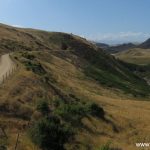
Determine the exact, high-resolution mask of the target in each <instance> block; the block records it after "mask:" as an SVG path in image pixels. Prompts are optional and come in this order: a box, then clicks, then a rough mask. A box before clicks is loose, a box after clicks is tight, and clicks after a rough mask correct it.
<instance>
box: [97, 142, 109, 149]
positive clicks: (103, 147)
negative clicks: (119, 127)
mask: <svg viewBox="0 0 150 150" xmlns="http://www.w3.org/2000/svg"><path fill="white" fill-rule="evenodd" d="M110 144H111V143H110V142H108V143H106V144H105V145H102V146H101V147H100V148H98V149H97V150H111V148H110Z"/></svg>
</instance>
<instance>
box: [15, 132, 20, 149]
mask: <svg viewBox="0 0 150 150" xmlns="http://www.w3.org/2000/svg"><path fill="white" fill-rule="evenodd" d="M18 141H19V133H18V135H17V140H16V144H15V150H17V146H18Z"/></svg>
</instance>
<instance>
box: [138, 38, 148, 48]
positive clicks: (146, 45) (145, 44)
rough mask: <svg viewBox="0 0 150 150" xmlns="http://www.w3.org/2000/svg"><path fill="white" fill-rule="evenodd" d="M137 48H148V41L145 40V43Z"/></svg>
mask: <svg viewBox="0 0 150 150" xmlns="http://www.w3.org/2000/svg"><path fill="white" fill-rule="evenodd" d="M138 47H139V48H144V49H148V48H150V39H147V40H146V41H145V42H143V43H142V44H140V45H139V46H138Z"/></svg>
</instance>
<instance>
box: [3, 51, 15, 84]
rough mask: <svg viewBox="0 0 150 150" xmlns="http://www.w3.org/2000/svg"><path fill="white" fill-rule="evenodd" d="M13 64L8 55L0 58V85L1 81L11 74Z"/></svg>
mask: <svg viewBox="0 0 150 150" xmlns="http://www.w3.org/2000/svg"><path fill="white" fill-rule="evenodd" d="M14 67H15V64H14V63H13V61H12V60H11V58H10V57H9V54H5V55H2V56H1V58H0V83H2V81H3V79H4V78H6V76H9V74H10V73H11V72H12V70H13V68H14Z"/></svg>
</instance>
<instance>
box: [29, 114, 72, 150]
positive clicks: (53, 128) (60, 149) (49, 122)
mask: <svg viewBox="0 0 150 150" xmlns="http://www.w3.org/2000/svg"><path fill="white" fill-rule="evenodd" d="M72 135H73V132H72V129H71V128H70V127H69V126H68V125H66V124H62V123H61V122H60V120H59V119H58V118H57V117H50V118H43V119H41V120H39V121H38V122H35V123H34V125H33V126H32V127H31V128H30V129H29V136H30V138H31V140H32V141H33V143H35V144H36V145H38V146H39V147H40V148H41V149H43V150H64V144H65V143H66V142H68V141H69V139H70V137H71V136H72Z"/></svg>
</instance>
